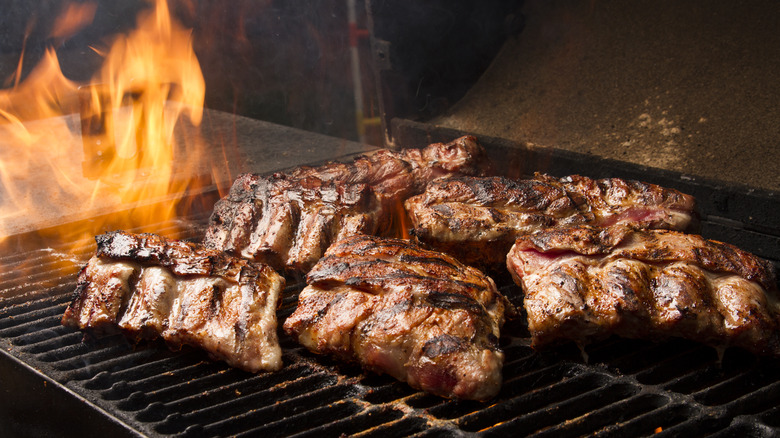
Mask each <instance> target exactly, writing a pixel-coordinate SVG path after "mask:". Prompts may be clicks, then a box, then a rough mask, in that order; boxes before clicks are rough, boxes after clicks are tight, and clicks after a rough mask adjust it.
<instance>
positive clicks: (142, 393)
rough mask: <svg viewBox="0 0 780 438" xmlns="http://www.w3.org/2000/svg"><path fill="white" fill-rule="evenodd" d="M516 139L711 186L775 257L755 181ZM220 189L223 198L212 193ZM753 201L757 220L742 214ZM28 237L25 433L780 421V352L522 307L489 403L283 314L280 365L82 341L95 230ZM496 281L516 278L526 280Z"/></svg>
mask: <svg viewBox="0 0 780 438" xmlns="http://www.w3.org/2000/svg"><path fill="white" fill-rule="evenodd" d="M397 132H399V133H403V134H402V135H405V136H406V137H407V138H406V139H407V140H410V141H411V140H414V138H415V137H420V136H423V137H425V138H428V139H431V138H433V139H436V137H447V136H451V135H454V134H458V133H454V132H447V131H441V130H439V131H432V130H431V129H430V127H428V126H426V125H418V124H415V123H412V122H407V123H406V124H405V125H403V126H399V127H398V129H397ZM481 140H482V142H483V144H484V145H485V146H486V147H487V148H488V150H489V151H490V153H491V154H497V155H499V156H505V153H506V151H505V150H503V149H504V148H507V147H511V148H516V147H517V146H516V145H507V144H506V143H505V142H503V141H502V140H496V139H489V138H484V139H481ZM514 151H515V154H514V155H513V156H520V157H522V159H523V162H524V163H525V165H526V166H528V168H529V169H533V168H535V166H538V165H540V164H541V163H543V162H546V163H548V165H547V168H552V171H555V172H561V173H562V174H563V173H566V172H567V171H568V170H569V169H568V168H567V167H568V166H573V165H577V166H582V164H583V160H586V161H585V163H586V164H588V165H589V166H588V168H590V169H592V170H593V174H592V175H589V176H599V174H601V173H609V174H611V175H612V176H621V177H632V176H635V174H641V175H642V176H644V178H643V179H645V180H656V182H661V183H666V184H667V185H670V186H677V187H678V188H680V189H682V190H687V191H688V192H689V193H693V194H695V195H697V196H698V198H699V199H700V200H701V201H702V202H701V203H702V206H701V208H702V213H703V231H704V233H705V235H708V237H720V238H721V239H722V240H726V241H730V242H733V243H736V244H738V245H741V246H743V247H746V248H747V249H749V250H752V251H754V252H756V253H759V255H762V256H764V257H767V258H770V259H772V260H773V261H774V262H775V263H777V261H778V259H780V257H778V253H777V249H778V247H779V246H778V244H777V243H778V237H777V236H778V235H779V234H780V233H777V232H775V234H774V235H772V234H771V233H769V231H771V230H770V228H771V225H772V224H771V223H769V222H767V221H771V220H777V219H775V218H771V217H769V216H770V215H768V214H767V212H764V213H763V214H762V213H761V211H756V210H757V209H759V210H760V209H768V210H767V211H778V209H777V208H778V205H777V203H778V201H777V199H775V198H773V197H772V196H771V193H769V194H766V193H756V192H754V191H753V192H751V193H745V192H744V191H741V190H740V189H739V188H723V187H720V186H711V185H708V184H705V183H701V182H692V181H686V180H684V179H680V176H679V175H675V174H672V173H667V172H659V171H657V170H652V169H645V168H639V167H637V168H633V167H632V166H630V165H627V164H626V163H621V162H612V161H609V160H602V159H595V158H593V157H590V158H589V157H586V156H581V155H577V154H570V153H564V152H559V153H556V154H554V156H550V155H549V154H548V153H544V154H541V155H540V154H538V153H535V152H533V151H531V150H525V151H523V152H522V153H520V152H518V150H516V149H515V150H514ZM587 160H590V161H587ZM551 163H554V165H552V164H551ZM551 166H552V167H551ZM211 196H212V200H213V198H214V197H215V196H216V195H214V194H213V193H212V194H211ZM745 197H747V198H745ZM737 202H741V204H739V205H738V206H737V205H735V203H737ZM202 204H203V205H204V206H206V208H204V209H203V210H202V211H199V212H194V213H192V214H190V215H188V216H184V217H182V218H180V219H179V220H177V221H174V222H171V223H162V224H157V225H151V226H147V227H145V228H143V229H136V230H132V231H134V232H143V231H154V232H156V233H159V234H162V235H167V236H170V237H176V238H182V239H189V240H199V239H200V238H201V236H202V233H203V228H204V226H205V223H206V221H207V218H208V214H209V213H210V212H209V211H208V206H209V205H210V204H209V203H208V202H203V203H202ZM726 207H728V208H726ZM743 207H745V208H748V209H747V210H746V209H745V208H743ZM718 208H720V210H718ZM743 216H744V217H745V218H754V219H753V222H750V221H741V220H740V219H741V218H742V217H743ZM761 221H763V222H761ZM775 231H776V230H775ZM32 240H33V239H31V238H26V237H25V236H21V238H20V239H18V241H19V242H22V243H20V247H21V248H17V250H16V251H14V252H11V251H4V254H8V255H6V256H4V257H3V258H2V259H0V265H2V266H3V269H2V273H1V274H0V296H2V297H3V298H2V299H1V300H0V346H2V356H3V360H2V361H0V373H2V374H0V376H2V380H3V382H4V383H3V391H4V394H3V397H1V398H0V399H1V400H2V401H1V402H0V403H2V412H4V413H5V414H4V416H3V422H6V423H8V424H6V425H4V429H5V430H10V431H13V432H16V433H17V434H20V435H22V434H25V433H28V432H29V431H30V430H33V431H34V432H35V433H34V434H35V435H37V436H47V435H51V436H54V435H57V436H59V435H61V434H62V433H63V431H67V433H68V434H73V435H76V434H82V433H96V432H99V433H101V434H103V435H105V434H106V433H107V431H110V432H111V435H112V436H139V435H140V436H228V435H229V436H257V435H258V434H262V433H268V434H272V435H273V436H282V435H284V436H313V435H316V436H339V435H342V434H346V435H357V436H452V435H469V434H478V435H486V436H490V435H508V434H512V435H530V436H556V437H558V436H582V435H594V434H595V435H599V436H642V435H651V434H654V433H656V432H661V433H663V434H669V435H686V436H705V435H712V436H767V437H769V436H776V434H777V432H778V430H780V420H779V419H780V408H779V407H778V406H780V371H778V370H780V367H778V365H780V363H779V362H778V360H776V359H769V358H756V357H754V356H753V355H750V354H747V353H745V352H743V351H741V350H737V349H729V350H727V351H726V352H725V354H723V355H722V356H720V355H719V354H718V352H717V351H716V350H714V349H712V348H709V347H706V346H703V345H699V344H696V343H692V342H688V341H684V340H670V341H666V342H662V343H653V342H646V341H636V340H623V339H616V338H615V339H609V340H607V341H604V342H601V343H598V344H594V345H591V346H588V347H587V348H585V349H584V350H583V351H580V350H579V349H578V348H577V347H576V346H573V345H564V346H560V347H557V348H554V349H550V350H545V351H541V352H535V351H533V350H532V349H531V348H530V347H529V339H528V334H527V331H526V329H525V327H523V323H522V321H520V320H516V321H510V322H509V323H508V324H507V325H506V326H505V327H504V329H503V330H502V334H506V336H503V337H502V340H501V344H502V348H503V349H504V351H505V353H506V362H505V366H504V384H503V388H502V390H501V393H500V394H499V395H498V396H497V397H496V398H495V399H494V400H491V401H489V402H486V403H479V402H470V401H450V400H445V399H441V398H439V397H435V396H431V395H427V394H425V393H422V392H418V391H415V390H413V389H411V388H409V387H408V386H407V385H405V384H403V383H400V382H397V381H394V380H393V379H391V378H388V377H386V376H377V375H373V374H365V373H363V372H361V370H360V369H359V368H357V367H355V366H351V365H344V364H340V363H337V362H334V361H331V360H330V359H328V358H323V357H315V356H314V355H312V354H310V353H308V352H307V351H306V350H304V349H303V348H301V347H300V346H298V345H297V344H296V343H295V342H294V341H292V340H291V339H290V338H289V337H287V336H286V335H285V334H283V333H282V332H281V330H280V342H281V345H282V348H283V351H284V356H283V360H284V363H285V365H284V368H283V369H282V370H281V371H279V372H275V373H268V374H259V375H252V374H248V373H245V372H242V371H238V370H235V369H231V368H230V367H228V366H227V365H224V364H222V363H218V362H212V361H210V360H209V359H208V358H207V357H206V355H205V354H204V353H202V352H200V351H197V350H195V349H189V348H186V347H185V348H183V349H181V350H180V351H175V352H172V351H169V350H168V349H167V348H166V347H165V346H164V345H163V344H162V343H155V342H145V343H141V344H138V345H131V344H129V343H128V342H127V341H126V340H125V339H124V338H123V337H121V336H117V337H108V338H104V339H100V340H92V341H87V342H82V334H81V333H79V332H74V331H72V330H70V329H66V328H64V327H62V326H61V325H60V322H59V321H60V318H61V315H62V313H63V311H64V309H65V307H66V306H67V304H68V302H69V300H70V297H71V294H72V291H73V290H74V288H75V281H76V275H77V271H78V269H79V268H80V266H81V265H82V264H83V263H84V262H85V261H86V260H87V259H88V257H89V256H90V255H91V253H92V251H94V245H93V246H87V247H86V249H84V250H82V251H81V252H77V253H70V252H68V251H67V250H65V249H64V247H57V246H52V247H46V248H41V247H35V246H34V245H29V244H28V245H25V244H23V242H29V241H32ZM772 251H774V253H772ZM498 281H499V283H501V284H503V286H502V287H501V289H502V290H503V291H504V292H506V293H508V294H509V293H510V292H511V290H510V289H511V288H515V287H516V286H514V285H513V284H511V282H509V281H506V280H505V279H504V280H498ZM288 284H289V286H288V287H287V288H286V290H285V294H284V299H283V303H282V305H281V307H280V309H279V311H278V312H279V314H278V317H279V319H280V321H283V320H284V318H286V317H287V316H288V315H289V314H290V313H291V312H292V311H293V309H294V307H295V302H296V298H297V293H298V292H299V291H300V290H301V289H302V287H303V284H302V283H301V282H300V281H299V280H298V279H294V278H293V279H288ZM586 358H587V359H586ZM75 418H78V421H74V419H75ZM11 419H13V420H11ZM29 428H33V429H29Z"/></svg>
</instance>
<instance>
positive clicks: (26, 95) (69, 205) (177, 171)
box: [0, 0, 210, 240]
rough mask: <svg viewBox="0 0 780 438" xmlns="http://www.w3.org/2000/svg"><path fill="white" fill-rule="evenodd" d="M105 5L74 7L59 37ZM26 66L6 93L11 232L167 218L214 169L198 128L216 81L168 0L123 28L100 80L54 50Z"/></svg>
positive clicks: (1, 166)
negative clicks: (68, 70) (82, 80)
mask: <svg viewBox="0 0 780 438" xmlns="http://www.w3.org/2000/svg"><path fill="white" fill-rule="evenodd" d="M94 12H95V9H94V5H90V4H84V5H81V6H71V7H69V8H66V12H65V14H63V15H62V17H61V18H60V20H58V21H57V22H56V23H55V28H54V29H53V31H52V32H51V35H52V36H53V37H57V38H67V37H69V36H71V35H72V34H74V33H75V32H78V30H79V29H81V28H82V27H83V26H84V25H85V23H86V22H88V21H91V19H92V17H93V16H94ZM20 67H21V61H20ZM19 71H21V68H20V69H19ZM18 74H19V73H17V78H16V83H15V85H14V86H13V87H12V88H10V89H5V90H0V240H2V238H3V237H7V236H9V235H13V234H18V233H20V232H25V231H30V230H36V229H43V228H49V227H52V226H55V225H60V224H64V223H68V224H69V225H68V226H67V227H68V228H69V229H68V234H69V235H70V236H71V237H70V238H72V236H73V229H72V227H73V226H74V225H73V224H74V223H80V222H84V221H83V220H84V219H90V220H89V221H88V222H89V224H88V225H86V226H85V228H84V229H83V230H82V231H83V233H87V234H97V233H99V232H102V231H105V230H106V229H108V228H129V227H134V226H142V225H144V224H154V223H160V222H163V221H165V220H167V219H170V218H171V217H172V216H173V215H174V214H175V211H176V206H177V204H178V203H179V201H180V200H181V199H182V198H183V196H184V195H185V194H186V192H187V190H188V189H191V188H192V187H193V184H195V183H196V182H197V183H203V180H204V179H208V178H209V175H208V174H209V172H210V170H209V169H205V170H204V169H200V168H199V166H201V165H202V162H203V161H204V160H202V159H201V155H202V146H201V142H200V139H199V137H198V136H197V135H192V134H193V133H195V134H197V129H196V128H197V126H199V125H200V122H201V118H202V115H203V101H204V97H205V82H204V79H203V75H202V73H201V69H200V65H199V64H198V61H197V58H196V56H195V52H194V50H193V47H192V35H191V32H190V31H189V30H188V29H185V28H183V27H182V26H181V25H179V24H178V23H176V22H175V21H173V20H172V19H171V16H170V13H169V10H168V5H167V3H166V1H165V0H156V1H155V2H154V4H153V7H151V8H149V9H148V10H146V11H145V12H143V13H142V14H141V15H139V18H138V26H137V28H136V29H135V30H134V31H132V32H131V33H129V34H127V35H120V36H118V37H116V39H115V40H114V41H113V43H112V44H111V47H110V49H108V50H107V51H106V53H105V61H104V63H103V66H102V68H101V69H100V70H99V71H98V72H97V74H96V75H95V77H94V78H93V79H92V81H90V83H88V84H79V83H75V82H72V81H70V80H69V79H67V78H66V77H65V76H64V75H63V73H62V71H61V69H60V67H59V61H58V59H57V55H56V52H55V50H54V49H49V50H47V52H46V55H45V57H44V58H43V60H42V61H41V62H40V63H39V64H38V65H37V66H36V67H35V68H34V69H33V71H32V72H31V73H30V74H29V75H28V77H27V78H25V80H24V81H22V82H18V79H19V77H18ZM119 210H123V211H125V212H124V213H117V214H112V215H109V216H106V217H105V220H104V221H103V222H99V223H96V222H95V220H94V217H95V216H101V217H103V216H104V214H105V213H106V212H111V211H113V212H117V211H119ZM128 210H132V211H133V213H128ZM141 210H143V212H144V216H139V214H137V213H135V212H136V211H141ZM59 231H60V232H61V231H62V230H59Z"/></svg>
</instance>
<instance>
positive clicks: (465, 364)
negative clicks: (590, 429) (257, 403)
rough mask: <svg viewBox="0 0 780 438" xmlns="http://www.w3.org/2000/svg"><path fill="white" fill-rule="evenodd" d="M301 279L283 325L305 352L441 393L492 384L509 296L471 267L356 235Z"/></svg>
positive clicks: (463, 394) (485, 394) (476, 393)
mask: <svg viewBox="0 0 780 438" xmlns="http://www.w3.org/2000/svg"><path fill="white" fill-rule="evenodd" d="M307 283H308V286H306V288H304V290H303V291H302V292H301V294H300V296H299V299H298V307H297V309H296V310H295V312H294V313H293V314H292V315H291V316H290V317H289V318H288V319H287V320H286V321H285V323H284V330H285V331H286V332H287V333H288V334H290V335H291V336H292V337H293V338H295V339H297V340H298V341H299V342H300V343H301V344H302V345H304V346H305V347H306V348H308V349H309V350H311V351H312V352H315V353H320V354H328V355H332V356H334V357H336V358H338V359H340V360H343V361H348V362H357V363H359V364H361V365H362V366H363V367H364V368H365V369H367V370H370V371H374V372H378V373H387V374H389V375H391V376H393V377H395V378H397V379H399V380H402V381H406V382H408V384H409V385H411V386H412V387H414V388H418V389H422V390H424V391H427V392H430V393H433V394H437V395H440V396H444V397H454V398H462V399H479V400H481V399H488V398H490V397H492V396H494V395H495V394H496V393H497V392H498V391H499V389H500V386H501V367H502V365H503V360H504V354H503V353H502V352H501V351H500V350H499V348H498V338H499V330H500V327H501V326H502V324H503V322H504V317H505V312H506V311H509V310H511V305H510V304H509V303H508V302H507V301H506V299H505V298H504V297H503V296H502V295H501V294H500V293H499V292H498V291H497V290H496V287H495V284H494V283H493V280H491V279H490V278H489V277H487V276H485V275H484V274H482V273H481V272H479V271H477V270H476V269H474V268H471V267H467V266H465V265H463V264H461V263H459V262H458V261H456V260H455V259H453V258H452V257H450V256H447V255H445V254H441V253H436V252H433V251H427V250H423V249H421V248H419V247H417V246H416V245H413V244H411V243H410V242H408V241H405V240H400V239H388V238H379V237H371V236H365V235H357V236H351V237H347V238H346V239H343V240H340V241H338V242H336V243H334V244H333V245H332V246H331V247H330V248H329V249H328V251H327V252H326V253H325V257H323V258H322V259H320V261H319V262H318V263H317V264H316V265H315V266H314V268H313V269H312V270H311V271H310V272H309V273H308V275H307Z"/></svg>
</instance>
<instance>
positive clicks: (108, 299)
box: [62, 231, 284, 372]
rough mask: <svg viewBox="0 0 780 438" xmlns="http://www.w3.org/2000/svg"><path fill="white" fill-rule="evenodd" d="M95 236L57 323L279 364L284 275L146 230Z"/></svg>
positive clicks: (246, 364)
mask: <svg viewBox="0 0 780 438" xmlns="http://www.w3.org/2000/svg"><path fill="white" fill-rule="evenodd" d="M96 241H97V253H96V255H95V256H93V257H92V258H91V259H90V260H89V262H88V263H87V265H86V266H85V267H84V268H83V269H82V270H81V272H80V274H79V278H78V284H77V287H76V291H75V293H74V296H73V300H72V302H71V303H70V305H69V306H68V308H67V309H66V310H65V314H64V315H63V317H62V324H63V325H66V326H68V327H73V328H77V329H81V330H86V331H88V332H90V333H92V334H94V335H97V336H101V335H106V334H111V333H116V332H123V333H124V334H125V335H126V336H128V337H129V338H131V339H154V338H157V337H158V336H159V337H162V338H163V339H164V340H165V342H166V343H167V344H168V345H169V346H171V347H172V348H174V347H180V346H181V345H191V346H195V347H200V348H202V349H203V350H205V351H207V352H208V353H209V354H210V355H211V356H212V357H215V358H217V359H221V360H224V361H225V362H227V363H228V364H230V365H231V366H234V367H237V368H241V369H244V370H247V371H250V372H257V371H272V370H278V369H279V368H281V366H282V362H281V348H280V347H279V342H278V340H277V335H276V329H277V322H276V308H277V303H278V300H279V295H280V293H281V290H282V288H283V287H284V278H282V277H281V276H280V275H279V274H277V273H276V272H274V271H273V270H272V269H271V268H270V267H268V266H265V265H260V264H255V263H252V262H248V261H246V260H242V259H238V258H235V257H230V256H228V255H227V254H225V253H223V252H220V251H213V250H209V249H206V248H203V247H202V246H200V245H197V244H193V243H189V242H183V241H177V240H171V239H166V238H163V237H160V236H156V235H153V234H137V235H136V234H130V233H125V232H121V231H116V232H111V233H106V234H103V235H100V236H97V237H96Z"/></svg>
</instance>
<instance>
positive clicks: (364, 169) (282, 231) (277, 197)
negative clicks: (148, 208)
mask: <svg viewBox="0 0 780 438" xmlns="http://www.w3.org/2000/svg"><path fill="white" fill-rule="evenodd" d="M486 160H487V159H486V157H485V153H484V150H483V149H482V147H481V146H479V144H477V141H476V139H475V138H474V137H471V136H466V137H461V138H459V139H456V140H454V141H452V142H450V143H434V144H431V145H429V146H427V147H425V148H423V149H403V150H401V151H391V150H386V149H383V150H378V151H376V152H374V153H372V154H367V155H363V156H360V157H358V158H356V159H355V160H353V161H352V162H350V163H339V162H332V163H328V164H325V165H322V166H318V167H311V166H301V167H298V168H296V169H294V170H292V171H290V172H287V173H276V174H274V175H271V176H261V175H257V174H244V175H241V176H239V177H238V178H237V179H236V181H235V182H234V183H233V186H232V187H231V189H230V193H229V194H228V195H227V196H226V197H225V198H223V199H221V200H219V201H218V202H217V203H216V205H215V206H214V212H213V214H212V216H211V218H210V222H209V227H208V229H207V231H206V236H205V238H204V244H205V245H206V246H207V247H209V248H212V249H219V250H223V251H227V252H229V253H231V254H235V255H239V256H241V257H244V258H247V259H250V260H257V261H261V262H263V263H267V264H270V265H271V266H273V267H274V268H276V269H278V270H282V269H285V270H287V271H292V272H306V271H308V270H309V269H311V267H312V266H313V265H314V263H316V262H317V260H318V259H319V258H320V257H321V256H322V253H323V252H324V251H325V249H326V248H327V247H328V245H330V243H331V242H333V241H335V240H338V239H340V238H343V237H346V236H349V235H354V234H358V233H360V234H372V235H374V234H380V235H383V236H400V233H401V230H400V229H399V228H400V225H399V224H400V223H402V219H401V217H400V216H402V213H403V206H402V205H401V203H402V202H403V200H404V199H406V198H407V197H409V196H411V195H413V194H416V193H419V192H421V191H422V190H423V189H424V187H425V185H426V184H427V183H428V182H430V181H433V180H436V179H439V178H445V177H448V176H452V175H462V174H466V175H468V174H470V175H476V174H480V172H482V171H484V169H485V168H486V165H487V164H486V163H487V161H486Z"/></svg>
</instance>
